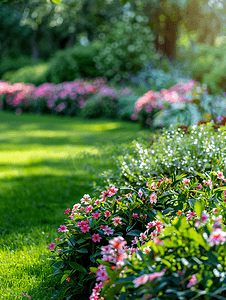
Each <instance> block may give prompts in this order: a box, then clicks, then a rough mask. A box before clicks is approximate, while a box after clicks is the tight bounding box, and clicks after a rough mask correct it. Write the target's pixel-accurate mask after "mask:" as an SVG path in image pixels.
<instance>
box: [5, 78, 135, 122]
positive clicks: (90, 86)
mask: <svg viewBox="0 0 226 300" xmlns="http://www.w3.org/2000/svg"><path fill="white" fill-rule="evenodd" d="M131 93H132V91H131V89H129V88H124V89H120V90H116V89H115V88H111V87H109V86H108V85H107V81H106V79H105V78H96V79H94V80H92V81H85V80H82V79H80V80H76V81H72V82H63V83H61V84H58V85H54V84H52V83H45V84H42V85H40V86H38V87H36V86H34V85H32V84H23V83H15V84H13V85H11V84H9V83H8V82H3V81H0V108H1V109H4V110H11V111H15V112H16V113H18V114H20V113H22V112H33V113H48V114H55V115H56V114H60V115H66V116H75V115H78V114H79V113H80V111H81V109H82V108H83V110H84V111H86V109H85V106H86V103H88V101H89V100H90V99H91V96H92V95H93V96H94V95H95V97H97V98H98V99H102V98H103V97H106V98H107V99H108V101H109V103H110V104H112V103H113V102H114V100H117V98H119V97H121V96H123V95H126V94H131ZM87 110H89V108H87ZM114 112H115V111H114ZM114 116H115V117H116V114H115V113H114ZM88 117H89V115H88Z"/></svg>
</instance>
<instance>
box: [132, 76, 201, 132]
mask: <svg viewBox="0 0 226 300" xmlns="http://www.w3.org/2000/svg"><path fill="white" fill-rule="evenodd" d="M205 92H206V86H205V85H202V86H201V85H200V84H198V83H197V82H196V81H194V80H188V81H187V82H185V83H180V84H179V83H178V84H176V85H174V86H172V87H171V88H169V89H168V90H166V89H161V90H160V91H159V92H154V91H152V90H151V91H149V92H147V93H146V94H145V95H144V96H142V97H140V98H139V99H138V100H137V102H136V103H135V106H134V112H135V114H134V115H132V117H131V118H132V119H133V120H136V119H138V120H139V121H140V124H141V126H142V127H150V128H154V127H158V126H159V127H162V126H165V125H170V124H175V123H177V122H178V121H179V122H182V123H185V116H186V117H187V115H188V111H187V108H188V107H189V104H190V103H193V102H195V101H197V100H199V99H200V98H201V96H202V95H203V94H204V93H205ZM191 107H193V106H191ZM157 113H159V114H157ZM192 115H193V116H190V119H189V121H188V123H189V124H186V125H191V124H192V123H193V122H194V121H196V122H198V121H199V120H201V118H202V115H201V114H198V113H196V116H194V112H193V114H192ZM172 117H174V118H175V120H172ZM155 118H157V120H154V119H155Z"/></svg>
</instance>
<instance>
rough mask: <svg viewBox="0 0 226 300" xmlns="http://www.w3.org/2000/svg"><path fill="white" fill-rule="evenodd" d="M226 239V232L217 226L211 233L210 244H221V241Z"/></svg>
mask: <svg viewBox="0 0 226 300" xmlns="http://www.w3.org/2000/svg"><path fill="white" fill-rule="evenodd" d="M225 241H226V232H224V231H223V230H222V229H221V228H217V229H216V230H213V231H212V232H211V234H210V237H209V239H208V242H209V244H210V246H214V245H219V244H220V242H223V243H224V242H225Z"/></svg>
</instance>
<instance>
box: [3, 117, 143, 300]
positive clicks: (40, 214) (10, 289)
mask: <svg viewBox="0 0 226 300" xmlns="http://www.w3.org/2000/svg"><path fill="white" fill-rule="evenodd" d="M138 128H139V126H138V124H131V123H129V124H127V123H121V122H109V121H98V122H96V121H95V122H94V121H89V120H86V121H85V122H84V121H83V120H81V119H77V120H73V119H68V118H64V117H56V116H39V115H27V114H23V115H15V114H13V113H9V112H8V113H7V112H0V129H1V133H0V140H1V149H0V156H1V162H0V164H1V170H0V181H1V190H0V198H1V200H0V215H1V226H0V227H1V237H0V257H1V263H0V299H4V300H5V299H6V300H12V299H26V297H25V296H23V294H24V295H26V294H27V295H29V296H31V298H32V299H40V300H43V299H46V300H49V299H51V295H52V294H53V293H54V292H55V288H54V286H55V284H56V283H55V281H54V280H52V277H51V276H50V275H51V274H52V270H51V266H50V262H49V260H48V258H49V257H50V253H49V249H48V244H50V243H51V242H52V241H55V238H57V237H58V233H57V229H56V227H57V225H58V224H60V223H61V221H62V211H64V210H65V209H66V208H67V207H71V206H72V205H73V204H74V202H75V195H77V196H78V197H82V196H83V195H84V194H85V193H90V194H91V193H92V190H93V189H92V182H93V181H97V183H98V184H99V181H98V180H99V179H98V177H97V174H98V173H100V172H102V171H103V170H105V169H106V168H114V163H113V161H112V160H109V157H111V155H112V154H113V153H117V151H120V147H119V149H118V150H117V148H118V146H117V145H120V144H121V143H124V142H125V144H124V146H123V147H125V146H126V144H130V143H131V141H132V140H133V139H134V138H136V136H137V135H138V134H139V135H140V134H141V132H140V131H139V132H138ZM108 142H109V143H110V145H109V146H107V144H108Z"/></svg>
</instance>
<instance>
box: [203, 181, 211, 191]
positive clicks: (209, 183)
mask: <svg viewBox="0 0 226 300" xmlns="http://www.w3.org/2000/svg"><path fill="white" fill-rule="evenodd" d="M203 183H204V184H206V185H208V186H209V188H210V189H212V187H213V184H212V181H211V180H209V179H208V180H203Z"/></svg>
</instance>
